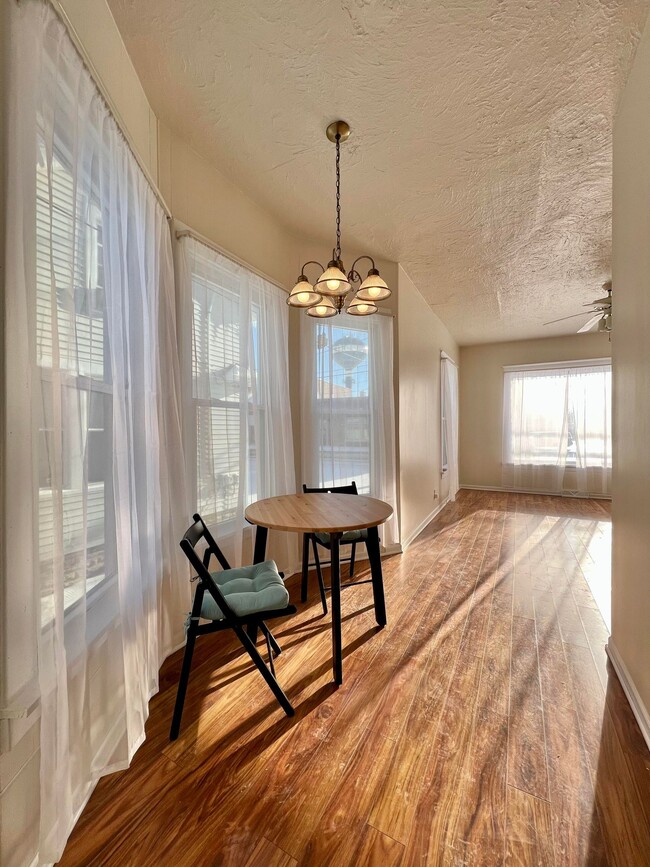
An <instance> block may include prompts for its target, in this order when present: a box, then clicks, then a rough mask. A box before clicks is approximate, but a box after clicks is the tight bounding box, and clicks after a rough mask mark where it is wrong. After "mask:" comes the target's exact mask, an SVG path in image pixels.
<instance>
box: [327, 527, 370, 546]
mask: <svg viewBox="0 0 650 867" xmlns="http://www.w3.org/2000/svg"><path fill="white" fill-rule="evenodd" d="M314 536H316V538H317V539H318V541H319V542H320V543H321V545H324V546H325V547H326V548H329V546H330V534H329V533H314ZM367 538H368V531H367V530H348V532H347V533H343V535H342V536H341V542H343V543H344V544H345V543H346V542H365V541H366V539H367Z"/></svg>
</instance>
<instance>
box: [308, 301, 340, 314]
mask: <svg viewBox="0 0 650 867" xmlns="http://www.w3.org/2000/svg"><path fill="white" fill-rule="evenodd" d="M338 312H339V311H338V310H337V309H336V307H335V306H334V302H333V301H332V299H331V298H329V297H328V296H325V297H323V298H321V300H320V301H319V302H318V304H314V305H313V307H310V308H309V309H308V310H307V316H313V317H314V318H315V319H329V317H330V316H336V315H337V313H338Z"/></svg>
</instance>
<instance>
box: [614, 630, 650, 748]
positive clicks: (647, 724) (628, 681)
mask: <svg viewBox="0 0 650 867" xmlns="http://www.w3.org/2000/svg"><path fill="white" fill-rule="evenodd" d="M607 655H608V656H609V660H610V662H611V663H612V665H613V666H614V671H615V672H616V674H617V675H618V679H619V680H620V682H621V686H622V687H623V692H624V693H625V695H626V696H627V700H628V701H629V703H630V707H631V708H632V713H633V714H634V716H635V718H636V721H637V722H638V724H639V728H640V729H641V734H642V735H643V739H644V740H645V742H646V744H647V745H648V749H650V713H648V708H647V707H646V706H645V704H644V703H643V699H642V698H641V696H640V695H639V693H638V690H637V688H636V686H635V685H634V681H633V680H632V678H631V677H630V672H629V671H628V670H627V666H626V665H625V663H624V662H623V659H622V657H621V655H620V653H619V652H618V650H617V649H616V645H615V644H614V643H613V641H612V639H611V638H610V639H609V641H608V642H607Z"/></svg>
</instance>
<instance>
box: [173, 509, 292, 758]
mask: <svg viewBox="0 0 650 867" xmlns="http://www.w3.org/2000/svg"><path fill="white" fill-rule="evenodd" d="M201 539H204V540H205V542H206V543H207V547H206V549H205V552H204V554H203V560H201V558H200V557H199V555H198V554H197V552H196V550H195V548H196V546H197V544H198V543H199V541H200V540H201ZM180 545H181V548H182V549H183V551H184V553H185V555H186V556H187V559H188V560H189V561H190V563H191V564H192V566H193V568H194V569H195V570H196V573H197V574H196V578H193V579H192V580H193V581H195V580H198V584H197V585H196V591H195V593H194V602H193V603H192V612H191V614H190V616H189V626H188V629H187V643H186V645H185V656H184V657H183V667H182V669H181V676H180V680H179V682H178V692H177V694H176V704H175V706H174V716H173V718H172V725H171V730H170V733H169V739H170V740H171V741H173V740H176V738H177V737H178V732H179V730H180V727H181V717H182V715H183V704H184V703H185V693H186V692H187V684H188V681H189V678H190V667H191V665H192V654H193V652H194V642H195V641H196V638H197V636H198V635H205V634H207V633H209V632H219V631H220V630H222V629H232V630H233V631H234V633H235V635H236V636H237V638H238V639H239V640H240V642H241V643H242V645H243V647H244V649H245V650H246V652H247V653H248V655H249V656H250V658H251V659H252V660H253V662H254V663H255V665H256V666H257V668H258V669H259V671H260V674H261V675H262V677H263V678H264V680H265V681H266V682H267V683H268V685H269V686H270V688H271V690H272V692H273V695H274V696H275V697H276V698H277V700H278V702H279V703H280V706H281V707H282V709H283V710H284V712H285V713H286V714H287V716H293V714H294V709H293V707H292V706H291V704H290V702H289V699H288V698H287V697H286V695H285V694H284V692H283V691H282V689H281V687H280V684H279V683H278V682H277V680H276V679H275V666H274V664H273V655H274V654H275V655H276V656H277V655H278V654H280V653H281V650H280V647H279V645H278V643H277V641H276V640H275V638H274V637H273V634H272V632H271V630H270V629H269V628H268V626H267V625H266V623H265V621H266V620H271V619H272V618H273V617H286V616H287V615H288V614H295V613H296V608H295V606H294V605H289V593H288V591H287V589H286V588H285V586H284V582H283V581H282V577H283V576H282V575H281V573H280V572H278V570H277V567H276V565H275V563H274V562H273V561H272V560H266V561H265V562H264V563H256V564H255V565H254V566H242V567H240V568H238V569H231V568H230V565H229V563H228V561H227V560H226V558H225V557H224V555H223V553H222V551H221V550H220V548H219V546H218V545H217V543H216V542H215V540H214V538H213V536H212V534H211V533H210V531H209V530H208V528H207V527H206V525H205V523H204V521H203V519H202V518H201V516H200V515H194V523H193V524H192V526H191V527H190V528H189V530H188V531H187V533H185V535H184V536H183V539H182V541H181V543H180ZM213 554H214V556H215V557H216V558H217V560H218V562H219V565H220V566H221V568H222V570H223V571H222V572H212V573H211V572H210V571H209V569H208V567H209V565H210V559H211V557H212V555H213ZM201 619H203V620H207V621H209V622H208V623H204V624H203V625H199V621H200V620H201ZM258 629H259V630H260V631H261V632H262V634H263V635H264V638H265V639H266V647H267V650H268V654H269V666H270V668H269V667H267V665H266V664H265V662H264V660H263V659H262V657H261V656H260V654H259V652H258V650H257V646H256V641H257V632H258Z"/></svg>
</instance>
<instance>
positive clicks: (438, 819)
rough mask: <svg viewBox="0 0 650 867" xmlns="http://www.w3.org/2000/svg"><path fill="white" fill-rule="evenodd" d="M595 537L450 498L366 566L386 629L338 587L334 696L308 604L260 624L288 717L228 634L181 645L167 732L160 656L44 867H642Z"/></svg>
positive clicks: (644, 759) (603, 562)
mask: <svg viewBox="0 0 650 867" xmlns="http://www.w3.org/2000/svg"><path fill="white" fill-rule="evenodd" d="M609 531H610V524H609V512H608V504H607V503H605V502H597V501H593V500H591V501H588V500H572V499H562V498H550V497H541V496H540V497H535V496H524V495H515V494H498V493H486V492H473V491H462V492H461V493H460V495H459V497H458V500H457V502H456V503H455V504H453V505H451V506H448V507H447V508H446V509H445V510H444V511H443V512H442V513H441V514H440V516H439V517H438V518H437V519H436V521H435V522H433V523H432V524H431V525H430V526H429V527H428V528H427V530H426V531H425V532H424V533H423V534H422V535H421V536H420V537H419V538H418V539H417V540H416V542H414V543H413V545H411V547H410V548H409V549H408V550H407V552H406V553H405V554H403V555H399V556H394V557H391V558H388V559H386V560H385V561H384V576H385V585H386V593H387V607H388V618H389V623H388V626H387V627H386V628H385V629H384V630H377V628H376V626H375V622H374V617H373V612H372V607H371V599H372V595H371V591H370V588H369V586H367V585H366V586H361V587H353V588H350V589H348V590H346V591H344V593H343V613H344V622H343V645H344V654H345V656H344V677H345V680H344V683H343V686H341V687H340V688H339V689H335V688H334V685H333V683H332V681H331V656H330V621H329V618H328V617H323V616H322V613H321V609H320V603H319V601H318V598H317V593H316V592H313V593H312V596H311V598H310V600H309V602H308V603H307V604H306V605H304V606H300V612H299V614H298V615H297V616H296V617H294V618H292V619H290V620H287V621H285V622H283V623H282V624H278V627H277V628H276V629H275V633H276V636H277V637H278V640H279V642H280V644H281V645H282V647H283V650H284V653H283V654H282V656H281V657H280V658H279V659H278V661H277V663H276V666H277V672H278V678H279V680H280V682H281V683H282V685H283V687H284V688H285V690H286V692H287V694H288V695H289V697H290V699H291V701H292V703H293V704H294V706H295V707H296V716H295V717H294V718H293V719H288V718H286V717H285V715H284V714H283V712H282V711H281V710H280V709H279V708H278V707H277V705H276V704H275V702H274V700H273V698H272V695H271V693H270V692H269V690H268V689H267V687H266V686H265V684H264V682H263V681H262V678H261V677H260V676H259V674H257V673H256V672H254V671H252V668H251V665H250V664H249V662H248V661H247V659H245V658H244V656H243V655H242V653H240V652H239V650H238V648H237V647H236V646H235V643H234V642H233V641H231V640H230V639H229V637H227V636H225V635H219V634H217V635H212V636H207V637H205V638H202V639H199V642H198V645H197V656H196V660H195V667H194V669H193V672H192V678H191V680H190V688H189V692H188V698H187V702H186V706H185V714H184V719H183V726H182V729H181V735H180V738H179V739H178V741H176V742H175V743H172V744H170V743H169V741H168V739H167V737H168V729H169V723H170V718H171V712H172V706H173V701H174V696H175V685H176V681H177V678H178V672H179V668H180V656H179V655H178V654H176V655H175V656H174V657H172V658H171V659H170V660H168V661H167V663H166V664H165V666H164V668H163V671H162V673H161V690H160V693H159V694H158V695H157V696H156V697H155V698H154V699H153V701H152V703H151V717H150V719H149V723H148V725H147V740H146V742H145V743H144V745H143V746H142V747H141V748H140V750H139V751H138V752H137V754H136V756H135V758H134V761H133V763H132V767H131V768H130V769H129V770H128V771H124V772H121V773H116V774H113V775H112V776H110V777H106V778H104V779H102V780H101V781H100V783H99V785H98V786H97V789H96V790H95V792H94V794H93V796H92V797H91V799H90V801H89V803H88V805H87V807H86V809H85V811H84V813H83V815H82V816H81V819H80V820H79V823H78V824H77V827H76V828H75V830H74V832H73V834H72V837H71V838H70V841H69V844H68V846H67V849H66V852H65V855H64V858H63V860H62V862H61V863H62V864H63V865H82V864H92V865H143V867H144V865H154V864H155V865H173V867H185V865H237V867H273V865H276V867H290V865H291V867H293V865H336V867H345V865H355V867H357V865H377V867H380V865H381V867H391V865H395V867H397V865H402V867H406V865H425V864H426V865H429V867H432V865H433V867H435V865H454V867H457V865H485V867H488V865H490V867H492V865H502V864H503V865H522V867H523V865H525V867H533V865H535V867H546V865H553V867H586V865H590V867H591V865H594V867H596V865H598V867H600V865H612V867H644V865H650V754H649V753H648V751H647V749H646V747H645V744H644V742H643V739H642V736H641V734H640V731H639V729H638V726H637V724H636V722H635V720H634V717H633V715H632V712H631V710H630V707H629V705H628V703H627V701H626V699H625V697H624V695H623V692H622V689H621V686H620V684H619V682H618V680H617V679H616V675H615V674H614V673H613V671H612V669H611V667H610V666H609V664H608V662H607V658H606V655H605V650H604V645H605V642H606V640H607V628H606V626H605V624H604V622H603V619H602V617H601V615H600V612H599V610H598V607H597V605H596V603H595V601H594V596H596V597H597V598H601V597H604V596H606V588H607V584H608V581H609V575H608V571H609V555H608V552H609V538H610V534H609ZM360 565H361V566H365V563H364V562H363V561H362V564H360ZM296 578H297V576H296ZM315 585H316V581H315V579H314V580H313V581H312V590H314V591H315ZM290 587H291V593H292V598H293V599H294V600H296V599H298V598H299V588H298V582H297V580H295V579H291V581H290Z"/></svg>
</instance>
